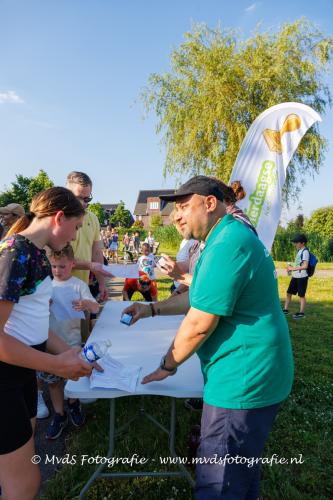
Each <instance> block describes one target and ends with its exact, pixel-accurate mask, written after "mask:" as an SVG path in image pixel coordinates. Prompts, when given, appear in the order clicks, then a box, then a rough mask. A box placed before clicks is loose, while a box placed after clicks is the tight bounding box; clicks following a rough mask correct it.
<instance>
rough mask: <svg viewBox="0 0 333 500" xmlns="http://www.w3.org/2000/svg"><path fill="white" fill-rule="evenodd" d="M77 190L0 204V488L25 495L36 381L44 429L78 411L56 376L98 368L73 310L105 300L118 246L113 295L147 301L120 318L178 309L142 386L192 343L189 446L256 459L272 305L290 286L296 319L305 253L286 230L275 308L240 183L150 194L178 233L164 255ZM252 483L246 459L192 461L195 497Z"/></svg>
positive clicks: (279, 342) (273, 326)
mask: <svg viewBox="0 0 333 500" xmlns="http://www.w3.org/2000/svg"><path fill="white" fill-rule="evenodd" d="M91 193H92V181H91V179H90V178H89V176H88V175H86V174H84V173H82V172H71V173H70V174H69V175H68V177H67V180H66V187H53V188H50V189H48V190H46V191H43V192H42V193H40V194H38V195H37V196H35V197H34V199H33V201H32V203H31V206H30V210H29V212H28V213H25V211H24V209H23V207H20V205H17V204H11V205H8V206H7V207H2V208H0V214H2V215H3V225H4V226H5V228H4V229H5V231H6V233H5V234H4V235H3V237H4V239H3V240H2V241H1V244H0V313H1V314H0V318H1V329H0V396H1V400H2V411H1V419H2V422H1V423H2V425H1V427H0V487H1V489H2V494H3V496H4V498H26V499H30V498H31V499H32V498H35V497H36V495H37V493H38V489H39V485H40V473H39V469H38V466H37V465H35V464H33V463H32V462H31V457H32V456H33V455H34V454H35V451H34V438H33V434H34V429H35V424H36V416H37V408H38V404H37V403H38V402H39V403H40V405H39V406H40V407H41V408H42V409H43V405H44V407H45V412H44V413H47V415H48V408H47V407H46V405H45V403H44V401H43V398H42V390H43V384H45V383H46V384H47V386H48V388H49V392H50V397H51V402H52V407H53V415H52V419H51V422H50V425H49V427H48V430H47V437H48V438H49V439H56V438H57V437H59V435H60V434H61V432H62V430H63V429H64V428H65V426H66V425H67V422H68V419H70V420H71V422H72V423H73V425H74V426H76V427H80V426H81V425H83V423H84V421H85V416H84V412H83V410H82V406H81V402H80V401H79V400H69V401H68V402H67V405H65V403H64V381H65V380H66V379H72V380H77V379H78V378H79V377H81V376H89V375H90V373H91V370H92V368H93V367H94V368H96V369H97V370H100V369H101V368H100V367H99V366H98V363H95V364H94V365H90V364H88V363H86V362H85V361H84V360H83V359H82V358H81V357H80V356H79V355H78V353H79V351H80V349H81V340H82V339H81V335H80V322H81V320H82V319H84V318H85V317H86V315H87V314H98V311H99V307H100V306H99V302H103V301H105V300H107V299H108V291H107V288H106V284H105V277H106V275H107V273H105V270H104V269H103V264H105V262H106V263H108V262H111V263H112V262H115V263H117V262H118V260H119V246H120V244H122V245H123V249H124V252H125V255H126V254H128V256H129V257H128V258H129V260H134V259H135V260H136V261H137V262H138V267H139V278H138V279H126V280H125V282H124V288H123V299H124V300H131V298H132V296H133V294H134V293H135V292H140V293H141V294H142V296H143V298H144V299H145V300H146V301H147V302H149V304H147V305H145V304H141V303H138V302H134V303H133V304H132V305H131V306H129V307H127V308H126V309H125V312H127V313H128V314H131V315H132V324H133V323H135V322H137V321H138V320H140V319H141V318H144V317H148V316H155V315H156V316H157V315H170V314H185V315H186V316H185V318H184V320H183V321H182V323H181V326H180V328H179V330H178V332H177V333H176V336H175V338H174V341H173V342H172V344H171V346H170V348H169V350H168V352H167V353H165V355H164V356H163V358H162V361H161V364H160V366H159V367H157V369H156V370H155V371H154V372H152V373H151V374H149V375H146V376H145V377H144V379H143V383H145V384H146V383H150V382H153V381H163V380H164V379H165V378H167V377H168V376H170V375H173V374H175V373H176V371H177V368H178V366H179V365H180V364H182V363H183V362H184V361H186V359H187V358H188V357H189V356H191V355H192V354H194V353H197V354H198V356H199V358H200V360H201V367H202V371H203V376H204V395H203V402H202V401H200V402H199V403H200V404H199V407H200V408H202V420H201V440H200V446H199V449H198V457H207V456H208V457H211V456H214V455H215V454H217V456H218V457H224V456H225V455H226V454H230V455H232V456H236V455H238V456H241V457H252V458H254V459H255V458H258V457H260V456H261V454H262V451H263V448H264V445H265V442H266V440H267V437H268V435H269V433H270V430H271V428H272V425H273V422H274V420H275V417H276V414H277V412H278V410H279V407H280V405H281V403H282V401H283V400H285V399H286V398H287V396H288V394H289V392H290V390H291V386H292V380H293V359H292V350H291V344H290V339H289V331H288V326H287V322H286V319H285V315H286V314H288V305H289V302H290V300H291V295H292V294H296V293H298V294H299V296H300V297H301V310H300V314H301V315H302V314H303V316H304V307H305V290H306V284H307V271H306V270H307V266H308V261H309V252H308V251H307V250H306V249H305V250H304V247H305V243H306V240H305V241H304V237H303V236H301V237H298V239H297V238H296V240H295V245H296V246H297V249H298V255H297V259H296V263H295V266H289V267H288V271H289V272H293V273H295V275H294V274H293V278H292V281H291V283H290V286H289V288H288V294H287V301H286V304H285V308H284V310H282V308H281V306H280V301H279V296H278V290H277V278H276V272H275V269H274V264H273V261H272V258H271V256H270V254H269V252H268V251H267V250H266V248H265V247H264V246H263V244H262V243H261V241H260V239H259V238H258V235H257V232H256V229H255V227H254V226H253V224H252V223H251V221H250V219H249V218H248V217H247V215H246V214H244V212H243V211H242V210H241V209H240V208H239V207H238V206H237V200H240V199H242V198H243V197H244V196H245V192H244V190H243V188H242V186H241V183H240V182H235V183H233V184H232V185H231V186H227V185H225V184H223V183H222V182H221V181H219V180H218V179H215V178H211V177H206V176H196V177H194V178H192V179H190V180H189V181H188V182H187V183H185V184H183V185H182V186H181V187H180V188H179V189H178V190H177V191H176V192H175V193H174V194H173V195H165V196H163V197H161V198H162V199H164V200H165V201H169V202H174V203H175V209H174V212H173V214H172V222H173V224H174V225H175V227H176V228H177V230H178V232H179V233H180V234H181V235H182V237H183V240H182V243H181V246H180V249H179V252H178V254H177V257H176V260H173V259H171V258H170V257H168V256H167V255H163V260H159V259H158V258H156V255H155V254H154V251H155V250H156V242H155V240H154V237H153V235H152V234H151V233H149V234H148V236H147V238H146V240H145V241H144V242H143V243H141V242H140V234H139V232H134V233H133V234H129V233H125V234H124V236H123V237H122V239H121V241H120V238H119V234H118V232H117V230H116V229H115V228H112V227H109V226H108V227H107V228H106V229H105V230H102V231H101V228H100V226H99V222H98V219H97V217H96V216H95V215H94V214H93V213H92V212H90V211H87V210H86V208H87V206H88V204H89V203H90V202H91V200H92V194H91ZM9 215H10V216H11V217H12V218H10V217H9ZM14 216H15V217H14ZM156 266H157V267H158V268H159V269H160V271H161V272H162V273H164V274H166V275H168V276H169V277H170V278H172V280H173V284H172V287H171V290H170V296H169V297H168V298H167V299H165V300H163V301H158V294H157V285H156V276H155V268H156ZM91 273H92V275H93V276H94V277H95V286H92V281H91ZM304 278H306V282H305V280H304ZM295 280H296V281H295ZM301 280H302V281H301ZM89 285H90V288H89ZM92 292H93V293H92ZM97 297H98V300H99V302H98V301H97V300H96V298H97ZM148 352H149V346H147V353H148ZM36 374H37V375H38V377H37V376H36ZM44 416H46V414H44ZM259 485H260V464H259V463H258V462H257V464H256V465H255V466H254V467H251V468H249V467H247V466H246V465H244V464H237V465H236V464H235V463H231V464H229V463H224V464H223V465H221V464H220V465H216V464H215V465H214V464H212V463H208V462H206V463H205V460H203V461H202V462H201V463H199V464H198V466H197V470H196V498H197V499H199V500H201V499H202V500H203V499H206V498H225V499H229V498H230V499H231V498H235V499H245V498H246V499H256V498H258V497H259Z"/></svg>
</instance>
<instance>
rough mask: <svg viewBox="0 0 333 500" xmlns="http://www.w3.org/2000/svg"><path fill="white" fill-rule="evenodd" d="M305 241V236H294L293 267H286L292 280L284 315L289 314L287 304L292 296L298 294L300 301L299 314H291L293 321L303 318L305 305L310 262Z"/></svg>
mask: <svg viewBox="0 0 333 500" xmlns="http://www.w3.org/2000/svg"><path fill="white" fill-rule="evenodd" d="M307 241H308V240H307V237H306V236H305V234H298V235H297V236H295V238H294V239H293V240H292V242H293V243H294V245H295V247H296V249H297V255H296V260H295V265H294V266H291V265H288V267H287V272H288V274H289V273H291V275H292V278H291V280H290V283H289V286H288V290H287V298H286V302H285V305H284V309H283V312H284V314H286V315H287V314H289V304H290V302H291V299H292V296H293V295H297V294H298V296H299V300H300V309H299V312H297V313H296V314H293V318H294V319H302V318H304V311H305V304H306V300H305V294H306V289H307V286H308V279H309V277H308V266H309V260H310V252H309V250H308V249H307V248H306V244H307Z"/></svg>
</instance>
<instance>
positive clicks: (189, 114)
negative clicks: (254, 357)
mask: <svg viewBox="0 0 333 500" xmlns="http://www.w3.org/2000/svg"><path fill="white" fill-rule="evenodd" d="M185 38H186V40H185V42H184V43H182V44H181V45H180V47H179V48H178V49H175V50H174V51H173V52H172V53H171V71H170V72H168V73H165V74H152V75H151V76H150V79H149V85H148V86H147V88H146V89H145V91H144V92H143V95H142V97H143V100H144V103H145V105H146V109H147V110H148V111H149V110H151V109H154V110H155V112H156V115H157V119H158V122H157V128H156V130H157V133H160V132H163V133H164V137H163V141H164V143H165V145H166V161H165V168H164V173H165V175H166V174H167V173H169V174H175V173H180V174H184V173H188V174H192V175H196V174H199V173H204V174H207V175H215V176H217V177H219V178H220V179H221V180H223V181H224V182H228V180H229V177H230V173H231V171H232V168H233V165H234V163H235V160H236V157H237V154H238V151H239V149H240V146H241V144H242V142H243V139H244V137H245V135H246V132H247V130H248V129H249V127H250V125H251V124H252V122H253V121H254V120H255V118H256V117H257V116H258V115H259V114H260V113H262V112H263V111H264V110H265V109H267V108H269V107H270V106H273V105H276V104H279V103H281V102H288V101H289V102H290V101H296V102H301V103H303V104H307V105H309V106H311V107H312V108H313V109H315V110H316V111H317V112H318V113H320V114H323V113H324V112H325V110H326V108H327V105H329V104H331V94H330V91H329V89H328V86H327V85H326V84H325V81H324V74H325V72H326V71H327V70H328V68H329V66H330V64H331V61H332V55H333V40H332V38H330V37H327V36H325V35H323V34H322V33H321V32H320V31H319V30H318V29H317V28H316V27H315V26H313V25H312V24H311V23H310V22H309V21H307V20H306V19H303V18H302V19H300V20H298V21H296V22H294V23H290V24H285V25H283V26H282V27H281V29H280V30H279V31H277V32H276V33H273V32H272V31H269V32H267V33H260V32H259V31H257V32H255V33H254V34H253V35H252V36H251V37H250V38H248V39H247V40H244V41H243V40H240V38H239V37H238V36H237V35H236V33H235V32H232V31H227V30H220V29H210V28H208V27H207V26H205V25H198V26H196V27H195V28H194V29H193V31H192V32H190V33H186V34H185ZM325 149H326V140H325V139H324V137H323V136H322V135H321V134H320V133H319V130H318V126H317V125H314V126H313V127H311V129H309V130H308V132H307V133H306V134H305V136H304V137H303V139H302V141H301V143H300V145H299V147H298V150H297V152H296V153H295V155H294V157H293V159H292V161H291V162H290V164H289V167H288V172H287V179H286V184H285V188H284V198H285V200H286V201H288V200H290V199H291V198H293V197H295V196H297V195H298V194H299V191H300V187H301V186H302V184H303V183H304V178H305V177H306V174H309V173H310V174H312V173H314V172H318V171H319V168H320V166H321V164H322V162H323V156H324V152H325Z"/></svg>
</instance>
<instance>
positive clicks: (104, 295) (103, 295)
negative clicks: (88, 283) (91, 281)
mask: <svg viewBox="0 0 333 500" xmlns="http://www.w3.org/2000/svg"><path fill="white" fill-rule="evenodd" d="M108 298H109V292H108V290H107V288H106V286H105V284H104V283H103V284H102V283H99V300H100V301H101V302H105V301H107V300H108Z"/></svg>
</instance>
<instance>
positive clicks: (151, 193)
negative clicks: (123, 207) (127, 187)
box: [133, 189, 175, 215]
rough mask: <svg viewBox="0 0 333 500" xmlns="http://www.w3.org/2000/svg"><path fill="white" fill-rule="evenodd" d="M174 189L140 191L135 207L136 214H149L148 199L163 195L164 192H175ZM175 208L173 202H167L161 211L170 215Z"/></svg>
mask: <svg viewBox="0 0 333 500" xmlns="http://www.w3.org/2000/svg"><path fill="white" fill-rule="evenodd" d="M174 192H175V190H174V189H150V190H144V191H139V194H138V199H137V201H136V204H135V208H134V212H133V213H134V215H147V199H148V198H155V197H159V196H162V195H164V194H173V193H174ZM172 209H173V202H169V203H167V204H166V205H165V206H164V208H163V210H162V211H161V212H160V213H161V215H170V214H171V212H172Z"/></svg>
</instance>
